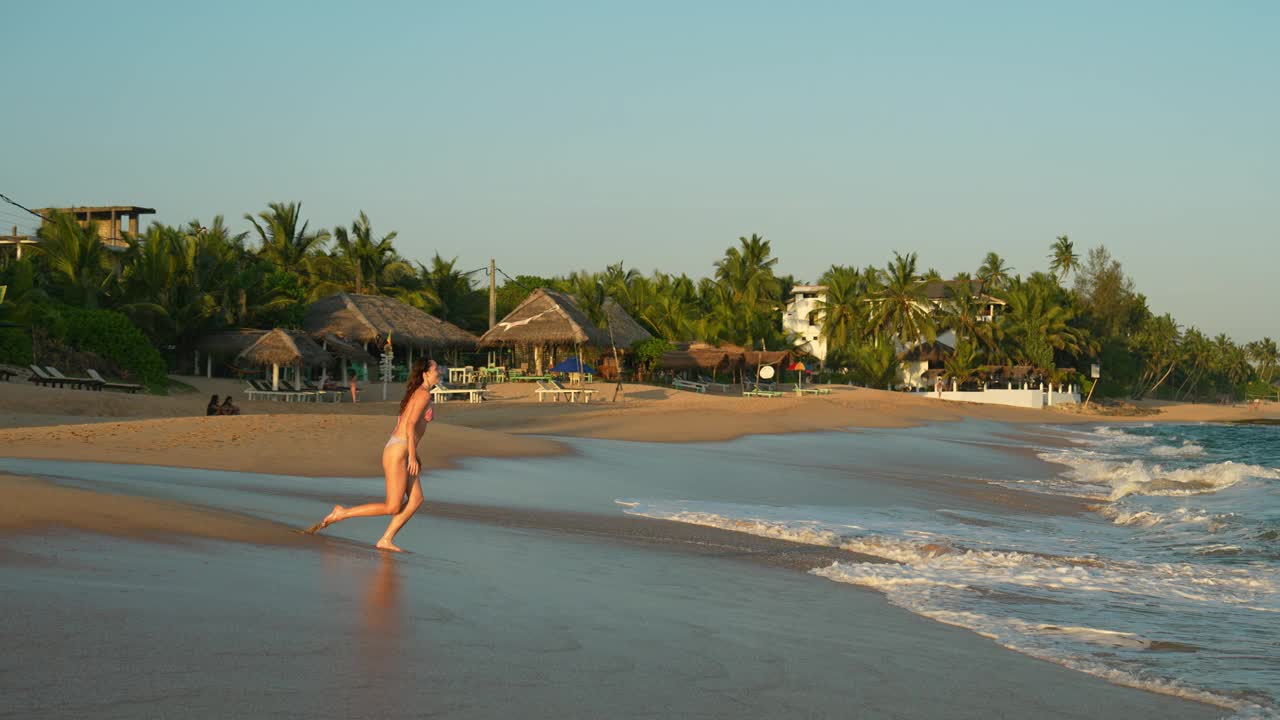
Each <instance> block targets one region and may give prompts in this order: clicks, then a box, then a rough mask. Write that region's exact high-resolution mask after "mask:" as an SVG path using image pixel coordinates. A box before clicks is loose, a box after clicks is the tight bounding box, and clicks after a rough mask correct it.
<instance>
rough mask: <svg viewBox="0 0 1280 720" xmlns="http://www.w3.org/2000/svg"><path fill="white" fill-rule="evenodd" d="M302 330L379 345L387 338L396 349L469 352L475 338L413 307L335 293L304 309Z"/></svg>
mask: <svg viewBox="0 0 1280 720" xmlns="http://www.w3.org/2000/svg"><path fill="white" fill-rule="evenodd" d="M302 327H303V328H304V329H305V330H306V331H307V332H308V333H309V334H310V335H311V337H324V336H326V335H333V336H335V337H337V338H339V339H342V340H347V341H349V342H356V343H359V344H361V345H364V344H366V343H378V344H381V343H382V342H384V341H385V339H386V337H387V336H388V335H391V337H392V342H394V343H396V344H398V345H410V346H414V347H418V348H459V347H462V348H469V347H474V346H475V344H476V336H475V335H472V334H471V333H469V332H467V331H466V330H463V329H462V328H460V327H458V326H457V325H454V324H453V323H449V322H445V321H444V320H441V319H439V318H437V317H432V316H431V315H429V314H427V313H425V312H423V311H421V310H419V309H418V308H416V307H413V306H412V305H407V304H405V303H402V302H400V301H399V300H396V299H395V298H389V297H385V296H383V295H357V294H355V293H338V294H336V295H330V296H329V297H326V298H321V299H319V300H317V301H315V302H314V303H311V306H310V307H308V308H307V315H306V317H305V318H304V319H303V321H302Z"/></svg>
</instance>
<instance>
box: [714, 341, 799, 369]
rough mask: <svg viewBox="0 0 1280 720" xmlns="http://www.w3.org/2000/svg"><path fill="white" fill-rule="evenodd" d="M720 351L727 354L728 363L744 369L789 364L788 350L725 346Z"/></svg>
mask: <svg viewBox="0 0 1280 720" xmlns="http://www.w3.org/2000/svg"><path fill="white" fill-rule="evenodd" d="M720 349H722V350H724V351H725V352H727V353H729V362H731V363H741V364H742V365H743V366H744V367H756V366H759V365H779V364H782V363H786V364H787V365H790V364H791V359H792V357H793V356H792V354H791V351H790V350H748V349H747V348H744V347H742V346H740V345H731V344H725V345H721V346H720Z"/></svg>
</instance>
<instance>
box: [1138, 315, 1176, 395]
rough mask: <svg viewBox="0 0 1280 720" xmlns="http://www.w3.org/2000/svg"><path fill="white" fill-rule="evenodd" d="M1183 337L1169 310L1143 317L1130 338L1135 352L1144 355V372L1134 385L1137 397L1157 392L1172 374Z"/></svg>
mask: <svg viewBox="0 0 1280 720" xmlns="http://www.w3.org/2000/svg"><path fill="white" fill-rule="evenodd" d="M1181 340H1182V333H1181V331H1180V330H1179V329H1178V323H1176V322H1174V320H1173V316H1172V315H1169V314H1168V313H1166V314H1164V315H1162V316H1160V317H1155V316H1149V317H1147V318H1146V319H1145V320H1143V322H1142V325H1141V326H1140V327H1139V328H1138V332H1136V333H1135V334H1134V336H1133V338H1132V339H1131V340H1130V347H1131V348H1132V349H1133V350H1134V351H1135V354H1136V355H1138V356H1140V357H1142V358H1143V364H1142V372H1141V374H1140V375H1139V376H1138V381H1137V382H1136V383H1135V384H1134V386H1133V392H1132V397H1133V399H1134V400H1141V399H1142V398H1144V397H1146V396H1147V395H1148V394H1149V393H1154V392H1155V391H1156V389H1157V388H1159V387H1160V386H1161V385H1162V384H1164V381H1165V380H1167V379H1168V378H1169V376H1170V375H1172V374H1173V371H1174V370H1175V369H1176V368H1177V367H1178V362H1179V360H1180V353H1179V350H1178V345H1179V343H1180V341H1181Z"/></svg>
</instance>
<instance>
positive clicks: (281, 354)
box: [236, 328, 333, 390]
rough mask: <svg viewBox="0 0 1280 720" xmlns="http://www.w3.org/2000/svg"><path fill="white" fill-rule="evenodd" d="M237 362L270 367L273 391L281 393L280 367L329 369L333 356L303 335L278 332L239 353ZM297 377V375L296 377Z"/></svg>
mask: <svg viewBox="0 0 1280 720" xmlns="http://www.w3.org/2000/svg"><path fill="white" fill-rule="evenodd" d="M236 361H237V362H240V363H244V364H247V365H258V366H262V367H266V366H267V365H270V366H271V389H272V390H279V389H280V366H281V365H284V366H286V367H288V366H290V365H292V366H295V367H301V366H303V365H307V366H317V365H328V364H329V363H331V362H333V356H332V355H330V354H329V353H328V352H327V351H325V350H324V348H321V347H320V346H319V345H317V344H316V343H315V341H314V340H312V339H311V338H309V337H307V336H306V335H303V334H301V333H296V334H294V333H288V332H285V331H284V330H281V329H279V328H277V329H275V330H272V331H270V332H268V333H265V334H264V335H263V336H262V337H260V338H258V340H257V341H256V342H255V343H253V344H252V345H250V346H249V347H247V348H245V349H244V350H242V351H240V354H239V355H237V356H236ZM295 377H297V375H296V374H295Z"/></svg>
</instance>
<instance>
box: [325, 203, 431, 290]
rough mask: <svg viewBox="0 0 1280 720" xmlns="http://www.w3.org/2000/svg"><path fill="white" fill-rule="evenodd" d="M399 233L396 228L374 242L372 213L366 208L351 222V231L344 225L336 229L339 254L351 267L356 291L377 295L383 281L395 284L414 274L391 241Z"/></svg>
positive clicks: (335, 242) (335, 240)
mask: <svg viewBox="0 0 1280 720" xmlns="http://www.w3.org/2000/svg"><path fill="white" fill-rule="evenodd" d="M396 235H398V233H397V232H395V231H394V230H393V231H391V232H389V233H387V234H386V235H383V236H382V239H381V240H377V241H375V240H374V239H373V227H372V225H371V224H370V223H369V216H368V215H366V214H365V212H364V211H363V210H361V211H360V216H359V217H358V218H356V220H355V222H353V223H351V231H350V232H348V231H347V229H346V228H345V227H336V228H334V229H333V239H334V244H335V246H336V248H335V250H336V255H337V256H338V257H339V258H341V259H342V261H343V262H345V263H346V264H347V266H348V267H349V269H350V271H351V274H352V276H353V279H354V290H355V291H356V293H357V294H361V295H363V294H365V293H366V292H369V293H373V294H375V295H376V294H378V292H379V291H380V288H381V286H382V284H384V283H394V282H395V281H396V280H397V279H401V278H403V277H405V276H408V275H411V274H413V268H412V267H411V266H410V265H409V264H408V263H407V262H405V261H403V260H401V259H400V256H399V255H398V254H397V253H396V249H395V246H394V245H393V244H392V241H393V240H395V239H396Z"/></svg>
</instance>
